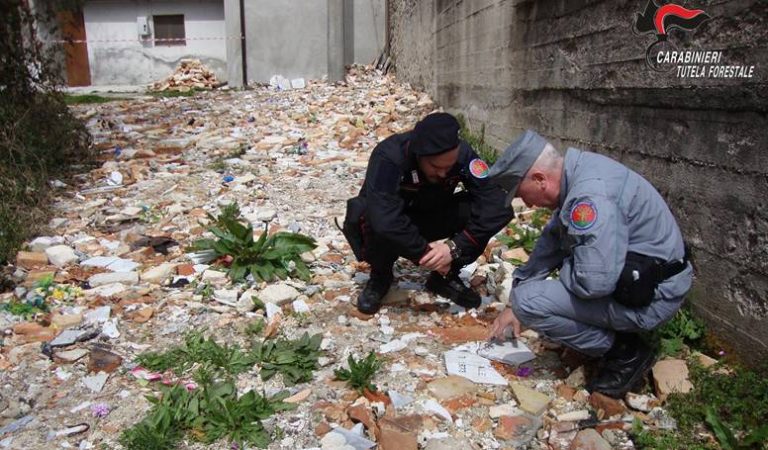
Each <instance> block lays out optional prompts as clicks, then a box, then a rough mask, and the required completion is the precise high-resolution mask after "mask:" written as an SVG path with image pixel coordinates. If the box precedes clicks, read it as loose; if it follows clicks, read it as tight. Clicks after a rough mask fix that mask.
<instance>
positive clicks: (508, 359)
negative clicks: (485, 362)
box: [453, 340, 536, 366]
mask: <svg viewBox="0 0 768 450" xmlns="http://www.w3.org/2000/svg"><path fill="white" fill-rule="evenodd" d="M453 350H455V351H462V352H469V353H474V354H477V355H480V356H482V357H483V358H487V359H490V360H493V361H498V362H501V363H504V364H509V365H512V366H517V365H520V364H523V363H526V362H528V361H530V360H532V359H534V358H536V355H535V354H534V353H533V352H532V351H531V349H529V348H528V346H527V345H525V344H524V343H522V342H520V341H519V340H517V341H506V342H504V343H501V344H496V343H493V344H491V343H488V342H468V343H466V344H464V345H460V346H458V347H456V348H454V349H453Z"/></svg>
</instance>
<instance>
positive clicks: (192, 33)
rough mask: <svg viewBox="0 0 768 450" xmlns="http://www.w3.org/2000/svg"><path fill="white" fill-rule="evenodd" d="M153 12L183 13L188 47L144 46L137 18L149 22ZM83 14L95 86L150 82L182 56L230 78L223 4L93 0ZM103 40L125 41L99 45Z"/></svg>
mask: <svg viewBox="0 0 768 450" xmlns="http://www.w3.org/2000/svg"><path fill="white" fill-rule="evenodd" d="M155 14H184V28H185V34H186V37H187V41H186V45H184V46H171V47H166V46H157V45H155V44H153V43H151V42H150V43H142V42H140V41H139V35H138V31H137V18H138V17H139V16H146V17H148V18H149V20H150V22H151V18H152V15H155ZM83 15H84V17H85V30H86V36H87V38H88V59H89V63H90V69H91V82H92V84H94V85H109V84H115V85H123V84H132V85H139V84H147V83H150V82H153V81H157V80H160V79H162V78H164V77H166V76H168V75H169V74H170V73H172V72H173V70H174V69H175V68H176V66H177V65H178V63H179V61H180V60H181V59H184V58H197V59H200V60H201V61H202V62H203V63H204V64H206V65H207V66H208V67H209V68H211V69H212V70H213V71H214V72H215V73H216V76H217V78H219V79H220V80H222V81H224V80H226V79H227V73H226V56H227V54H226V42H225V40H224V38H225V36H226V34H225V30H224V4H223V1H222V0H179V1H173V0H166V1H149V0H143V1H137V0H133V1H122V0H91V1H86V2H85V6H84V8H83ZM150 27H151V24H150ZM195 38H198V39H199V38H218V39H211V40H195ZM102 40H108V41H122V42H98V41H102Z"/></svg>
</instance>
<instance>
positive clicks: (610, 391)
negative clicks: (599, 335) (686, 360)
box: [587, 333, 656, 398]
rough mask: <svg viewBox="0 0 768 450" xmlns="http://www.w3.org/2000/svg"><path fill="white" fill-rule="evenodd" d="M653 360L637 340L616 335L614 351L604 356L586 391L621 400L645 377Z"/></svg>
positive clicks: (623, 334)
mask: <svg viewBox="0 0 768 450" xmlns="http://www.w3.org/2000/svg"><path fill="white" fill-rule="evenodd" d="M655 358H656V352H655V351H654V350H653V348H651V347H650V346H649V345H648V344H646V343H645V342H643V340H642V339H641V338H640V336H638V335H636V334H625V333H616V339H615V341H614V343H613V347H611V349H610V350H608V352H607V353H606V354H605V355H604V356H603V361H602V365H601V368H600V371H599V372H598V374H597V376H596V377H595V379H594V380H592V381H591V382H590V383H589V384H588V385H587V389H588V390H589V391H590V392H595V391H597V392H600V393H602V394H605V395H607V396H609V397H614V398H622V397H624V395H625V394H626V393H627V392H629V391H630V390H631V389H632V388H633V387H634V386H635V385H636V384H637V383H638V382H639V381H640V380H642V379H643V377H645V375H646V374H647V373H648V371H649V370H650V368H651V366H652V365H653V361H654V360H655Z"/></svg>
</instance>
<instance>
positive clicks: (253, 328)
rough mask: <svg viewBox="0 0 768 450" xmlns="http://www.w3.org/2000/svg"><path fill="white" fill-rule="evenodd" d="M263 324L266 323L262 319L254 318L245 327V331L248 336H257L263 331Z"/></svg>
mask: <svg viewBox="0 0 768 450" xmlns="http://www.w3.org/2000/svg"><path fill="white" fill-rule="evenodd" d="M265 326H266V323H265V322H264V319H262V318H259V319H256V320H254V321H253V322H251V323H249V324H248V325H247V326H246V327H245V333H246V334H247V335H249V336H258V335H260V334H261V332H262V331H264V327H265Z"/></svg>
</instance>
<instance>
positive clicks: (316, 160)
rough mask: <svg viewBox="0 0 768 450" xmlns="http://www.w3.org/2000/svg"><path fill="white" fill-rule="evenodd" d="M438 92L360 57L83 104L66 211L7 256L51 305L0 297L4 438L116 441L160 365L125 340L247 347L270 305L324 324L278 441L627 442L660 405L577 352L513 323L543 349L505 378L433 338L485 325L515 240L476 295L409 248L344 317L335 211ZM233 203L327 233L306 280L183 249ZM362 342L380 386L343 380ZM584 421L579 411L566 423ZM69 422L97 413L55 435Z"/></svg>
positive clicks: (310, 259) (312, 326)
mask: <svg viewBox="0 0 768 450" xmlns="http://www.w3.org/2000/svg"><path fill="white" fill-rule="evenodd" d="M192 67H193V68H194V67H196V66H194V65H193V66H192ZM194 70H197V69H194ZM182 78H184V77H180V78H178V80H177V79H176V78H174V80H175V81H173V83H177V81H178V82H179V83H181V82H184V83H186V81H185V80H184V79H182ZM206 79H207V78H206ZM194 83H195V82H192V85H194ZM166 85H167V86H166ZM171 85H172V82H171V81H167V82H166V83H165V84H164V85H163V86H160V88H170V87H171ZM435 108H436V106H435V104H434V103H433V102H432V100H431V99H430V98H429V97H428V96H427V95H425V94H423V93H420V92H417V91H414V90H412V89H411V88H410V87H409V86H407V85H405V84H400V83H398V82H397V81H396V80H395V79H394V77H393V76H391V75H387V76H384V75H381V74H379V73H377V72H375V71H372V70H370V69H367V68H363V67H360V66H355V67H353V68H352V69H351V70H350V72H349V75H348V77H347V82H346V83H345V84H339V85H336V86H332V85H328V84H325V83H321V82H314V81H308V82H307V83H306V88H304V89H290V90H275V89H272V88H270V87H267V86H265V87H263V88H256V89H253V90H248V91H243V92H234V91H210V92H203V93H199V94H198V95H196V96H194V97H183V98H166V99H157V98H148V97H139V98H136V99H133V100H129V101H122V102H119V103H107V104H101V105H86V106H77V107H75V111H76V112H77V114H78V115H79V116H80V117H81V118H82V119H83V120H84V121H85V122H86V123H87V126H88V129H89V130H90V132H91V134H92V135H93V138H94V145H96V146H97V147H98V148H99V149H101V151H102V153H101V155H102V159H101V165H100V166H99V167H98V168H96V169H94V170H92V171H90V172H89V173H84V174H82V175H81V176H80V177H79V179H78V181H79V183H80V184H79V185H77V186H75V187H74V188H72V189H71V190H68V191H66V192H63V191H62V193H61V195H60V197H58V198H57V199H56V202H55V204H54V205H53V207H54V208H55V215H56V218H57V219H58V220H57V221H56V222H55V223H56V225H57V227H55V228H52V229H51V233H50V234H51V235H50V236H43V237H38V238H37V239H35V240H34V241H32V243H31V245H30V248H29V249H28V250H25V252H26V253H20V254H19V258H18V261H17V265H16V268H15V276H16V278H17V284H18V288H17V289H16V290H14V291H12V292H7V293H4V294H0V301H2V302H4V303H7V302H10V301H12V300H18V299H21V298H26V296H27V295H28V294H29V293H34V292H36V291H35V289H38V288H35V286H36V284H35V283H36V281H38V280H41V279H46V278H45V277H51V276H52V277H53V278H52V279H51V281H50V282H49V285H50V286H49V287H47V288H46V289H48V290H49V291H50V295H49V296H48V297H47V298H46V301H47V302H48V303H49V304H50V309H51V312H50V313H48V314H46V313H40V314H37V315H36V316H34V317H28V318H27V319H24V318H22V317H20V316H15V315H12V314H10V313H9V312H8V311H0V325H1V326H2V329H3V331H4V338H3V342H2V352H1V353H0V373H2V380H3V383H2V384H1V385H0V427H2V431H1V432H2V433H3V434H2V435H0V440H1V441H2V442H3V444H2V445H3V447H4V448H25V449H42V448H119V445H118V444H117V441H118V439H119V436H120V433H121V431H122V430H125V429H126V428H128V427H130V426H132V425H133V424H135V423H136V422H137V421H138V420H140V418H141V417H143V415H144V412H146V411H147V410H149V408H150V407H151V405H150V403H149V402H148V401H147V400H146V398H145V396H146V395H148V394H150V393H152V392H153V388H152V384H151V381H147V379H148V378H147V377H150V376H151V374H149V373H147V372H146V371H143V370H142V369H141V368H138V367H137V366H136V363H135V358H136V356H137V355H139V354H141V353H144V352H146V351H162V350H165V349H168V348H169V347H171V346H173V345H174V344H179V343H180V342H181V341H182V340H183V336H184V334H185V333H186V332H189V331H194V330H207V333H208V334H210V335H212V336H215V337H216V339H217V340H218V341H219V342H228V343H239V344H241V345H245V344H246V343H247V342H249V341H248V338H247V335H246V333H245V329H246V327H247V326H248V325H249V324H251V323H252V322H254V320H256V319H259V318H262V317H264V318H265V321H266V323H268V327H267V328H269V327H272V329H271V330H270V331H269V332H273V333H276V334H280V335H283V336H286V337H289V338H296V337H298V336H301V335H302V334H303V333H304V332H308V333H309V334H315V333H321V334H322V335H323V336H324V339H323V343H322V344H321V348H322V349H323V350H325V355H324V356H323V357H322V358H321V361H320V366H321V368H320V369H319V370H318V371H316V372H315V373H314V377H313V381H312V382H311V383H304V384H300V385H298V386H294V387H291V388H290V390H291V394H292V397H291V398H290V399H289V401H290V402H293V403H296V404H297V405H298V409H296V410H294V411H287V412H284V413H280V414H278V415H276V416H274V417H273V418H271V419H270V420H269V421H267V422H265V423H266V426H267V428H268V429H270V430H274V429H278V428H279V429H280V430H282V432H281V437H280V438H279V439H275V440H274V441H273V442H272V444H271V445H270V448H291V449H295V448H352V447H354V448H369V447H370V446H372V445H375V444H378V445H379V447H378V448H383V449H398V450H404V449H415V448H417V447H418V448H428V449H441V448H494V449H495V448H520V447H528V448H537V449H544V448H553V449H555V448H563V449H565V448H609V447H610V445H613V447H614V448H627V449H629V448H633V444H632V442H631V440H630V439H629V436H628V434H627V433H626V431H627V430H629V429H630V428H631V426H632V421H633V419H634V418H635V417H637V418H639V419H640V420H642V421H644V422H646V423H647V424H649V425H652V424H653V422H654V420H661V419H664V418H665V417H667V416H665V414H664V411H663V409H662V408H660V406H661V407H663V405H662V403H661V401H659V399H657V398H656V397H654V396H653V395H652V394H651V395H648V394H642V393H636V394H633V395H631V396H629V397H628V400H627V402H626V403H625V402H624V401H622V400H612V399H609V400H606V399H603V398H599V397H595V396H594V395H593V396H590V395H589V393H588V392H586V391H585V390H583V385H584V373H585V368H584V367H583V366H581V365H579V366H568V365H566V364H565V363H564V360H563V359H561V357H560V356H561V354H562V352H563V349H562V348H558V346H554V345H551V343H547V342H545V341H544V340H543V339H541V338H540V337H539V336H538V335H537V334H536V333H533V332H527V333H526V334H525V335H524V336H523V337H521V338H520V341H521V342H523V343H524V344H526V345H527V347H528V348H530V349H531V350H532V351H533V352H534V353H535V355H536V358H535V359H534V360H532V361H529V362H526V363H524V364H523V365H522V366H521V367H513V366H508V365H504V364H501V363H498V362H493V363H492V367H493V368H494V369H495V370H496V371H497V372H498V373H499V374H500V376H501V377H503V379H504V383H503V384H476V383H473V382H472V381H470V380H468V379H467V378H463V377H460V376H457V375H455V374H454V375H450V376H449V374H448V371H447V370H446V367H445V362H444V355H445V353H446V352H448V351H451V350H454V349H455V348H456V347H458V346H460V345H463V344H467V343H471V342H476V341H482V340H484V339H485V335H486V333H487V329H488V326H489V324H490V323H491V322H492V320H493V318H494V317H495V316H496V315H497V314H498V312H499V311H500V310H501V309H502V308H503V307H504V302H505V300H506V299H504V298H498V297H497V295H496V294H497V293H499V292H502V291H507V292H508V289H509V286H510V283H511V270H513V269H514V267H512V266H511V265H510V264H509V263H508V262H505V261H504V260H503V259H502V254H506V255H507V256H510V255H511V256H512V257H514V258H516V259H522V258H524V257H525V255H523V254H521V253H520V252H519V251H517V249H509V248H507V247H506V246H504V245H502V244H501V243H500V242H498V241H496V240H493V241H492V242H491V245H490V246H489V248H488V250H487V251H486V252H485V254H484V255H483V256H481V258H480V261H479V262H478V264H477V265H476V266H474V272H473V273H469V276H470V277H471V278H470V279H472V280H473V285H475V286H476V287H477V289H478V291H479V292H480V293H481V294H482V295H483V296H484V301H483V306H481V307H480V309H479V310H477V311H471V312H466V311H463V310H462V309H461V308H458V309H457V308H448V307H447V306H448V305H446V304H445V300H444V299H438V298H435V297H433V296H431V295H430V294H428V293H425V292H424V291H423V283H424V282H425V279H426V275H427V274H426V273H425V272H423V271H421V270H420V269H418V268H417V267H415V266H413V265H412V264H410V263H408V262H404V261H400V262H399V263H398V265H397V266H396V274H397V275H398V282H399V285H398V287H397V288H396V289H393V291H392V292H391V293H390V294H389V295H388V297H387V300H386V304H385V307H384V308H383V309H382V310H381V311H380V312H379V313H378V314H376V315H375V316H367V315H364V314H360V313H359V312H357V311H356V309H355V306H354V304H353V303H354V299H355V298H356V297H357V295H358V294H359V292H360V290H361V288H362V286H363V285H364V284H365V281H366V279H367V271H366V267H365V264H362V263H359V262H357V261H356V260H355V259H354V256H353V255H352V253H351V251H350V249H349V247H348V245H347V244H346V242H345V240H344V238H343V236H342V235H341V233H340V231H339V230H338V229H337V228H336V226H335V225H334V218H340V217H343V214H344V208H345V206H344V205H345V202H344V201H345V200H346V199H347V198H348V197H351V196H353V195H355V194H356V193H357V192H358V190H359V188H360V185H361V183H362V180H363V176H364V173H365V168H366V164H367V160H368V156H369V154H370V151H371V149H372V148H373V147H374V145H375V144H376V142H378V141H379V140H380V139H382V138H384V137H386V136H388V135H390V134H392V133H395V132H400V131H404V130H407V129H409V128H410V127H412V126H413V124H414V123H415V122H416V120H418V119H419V118H420V117H422V116H423V115H425V114H426V113H428V112H431V111H433V110H434V109H435ZM115 173H117V174H119V176H116V175H115ZM116 181H119V182H116ZM232 202H238V204H239V205H240V208H241V211H242V214H243V217H245V218H247V220H250V221H251V222H252V223H253V225H254V229H255V230H256V231H257V232H260V231H261V230H262V229H263V227H264V226H265V224H268V225H269V230H270V232H274V231H278V230H286V231H299V232H301V233H304V234H307V235H309V236H312V237H314V238H315V239H316V240H317V242H318V247H317V248H316V249H315V250H314V251H312V252H310V253H308V254H305V255H302V259H303V260H304V261H306V262H307V263H308V264H309V267H310V269H311V273H312V277H311V280H310V281H308V282H304V281H301V280H298V279H287V280H283V281H276V282H273V283H261V284H258V283H256V284H253V285H250V286H249V285H247V284H233V283H232V282H231V281H230V280H229V279H228V278H227V275H226V269H225V268H223V267H222V266H220V265H217V264H216V262H215V261H210V260H205V257H204V255H202V256H201V255H197V254H195V255H192V256H190V253H189V250H188V248H187V247H188V246H189V245H190V244H191V243H192V242H193V241H194V240H195V239H198V238H200V237H202V236H203V235H204V234H205V224H207V223H208V220H209V219H208V213H211V214H213V215H214V216H215V215H216V214H217V213H218V212H219V211H220V210H221V208H222V207H223V206H226V205H228V204H230V203H232ZM30 253H34V254H30ZM75 288H77V289H75ZM46 292H48V291H46ZM255 299H258V300H259V301H260V302H262V303H263V304H264V305H265V307H264V308H257V307H256V303H258V302H256V300H255ZM443 306H445V307H443ZM265 309H266V310H265ZM266 316H268V317H266ZM46 343H47V344H46ZM41 349H42V350H41ZM370 351H375V352H378V353H379V355H380V358H381V359H382V360H383V361H384V366H383V368H382V369H381V370H380V371H379V372H378V374H377V375H376V377H375V378H374V380H373V381H374V383H375V384H376V385H377V386H378V388H379V393H380V394H379V396H378V397H372V398H368V395H366V396H361V395H360V394H359V393H357V392H356V391H353V390H350V389H349V388H347V387H346V385H345V384H344V383H343V382H338V381H334V370H335V369H338V368H340V367H343V365H344V364H346V362H345V361H346V359H347V357H348V356H349V355H356V356H357V357H362V356H364V355H366V354H368V352H370ZM662 367H663V365H662ZM675 370H677V369H675ZM657 373H661V372H660V371H657V370H656V369H654V374H655V375H657V382H658V383H662V384H663V385H664V386H667V387H668V388H664V389H665V391H664V393H663V394H662V395H665V394H666V392H667V391H669V390H670V389H672V388H680V387H681V386H680V383H682V381H680V382H677V381H675V382H671V381H664V382H662V381H659V378H660V375H658V374H657ZM282 387H283V383H282V380H281V378H280V377H279V376H278V377H275V378H273V379H271V380H269V381H268V382H263V381H262V380H261V379H260V378H259V377H258V367H254V368H253V369H252V370H251V371H250V372H247V373H245V374H242V375H241V376H240V377H239V378H238V388H239V389H241V390H243V391H245V390H248V389H256V390H257V391H262V390H266V391H269V392H274V391H277V390H278V389H280V388H282ZM387 393H388V395H387ZM95 404H106V405H109V408H108V409H107V410H105V411H106V413H104V414H103V417H100V418H95V417H94V413H92V411H91V409H90V407H91V406H92V405H95ZM83 405H85V406H83ZM659 411H660V412H659ZM598 415H600V416H598ZM585 419H586V420H587V421H588V420H590V419H591V420H593V423H592V425H587V426H582V425H579V424H583V422H584V421H585ZM600 420H603V422H605V421H609V420H610V423H612V424H618V425H617V426H611V427H610V429H606V430H607V431H610V432H611V433H610V436H609V437H610V441H611V444H608V443H607V441H606V439H607V438H606V436H605V432H604V431H603V430H602V429H601V428H600V426H599V424H600V423H601V422H600ZM668 422H669V421H667V422H666V423H668ZM78 423H87V424H89V425H90V428H89V429H88V430H87V431H86V432H82V433H79V434H68V433H63V432H60V430H65V429H67V427H70V426H72V425H73V424H78ZM356 424H357V425H356ZM313 430H314V431H313ZM601 433H602V435H601ZM49 439H50V440H49ZM572 443H573V444H572ZM606 445H608V446H609V447H606ZM586 446H591V447H586ZM180 448H183V449H201V448H229V447H228V446H226V447H225V446H224V443H218V444H216V445H212V446H210V447H205V446H202V445H201V444H195V443H193V442H192V441H189V442H187V441H184V443H182V444H181V446H180Z"/></svg>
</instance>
